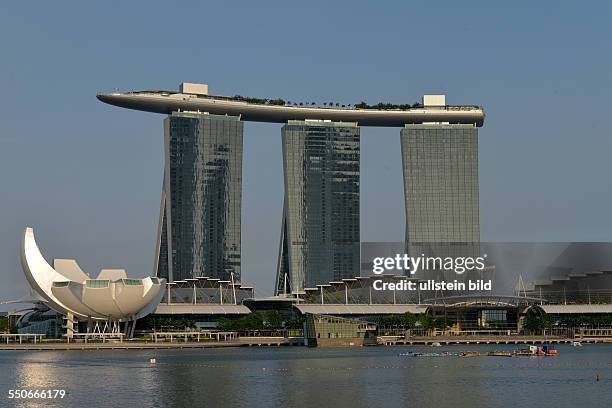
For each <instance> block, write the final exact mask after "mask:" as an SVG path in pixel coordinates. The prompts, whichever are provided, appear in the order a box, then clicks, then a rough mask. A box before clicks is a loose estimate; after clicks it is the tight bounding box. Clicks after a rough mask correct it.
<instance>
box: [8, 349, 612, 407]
mask: <svg viewBox="0 0 612 408" xmlns="http://www.w3.org/2000/svg"><path fill="white" fill-rule="evenodd" d="M491 348H492V347H491V346H489V347H485V346H472V347H470V349H473V350H479V351H486V350H490V349H491ZM497 348H498V349H502V348H504V347H502V346H497ZM508 348H511V347H508ZM415 349H416V348H412V349H411V350H415ZM444 349H446V348H442V350H444ZM559 349H560V355H559V356H558V357H546V358H544V357H543V358H530V357H525V358H519V357H514V358H503V357H501V358H494V357H473V358H460V357H437V358H435V357H432V358H414V357H401V356H398V354H399V353H400V352H402V351H405V350H407V348H399V347H398V348H367V347H366V348H359V349H350V350H349V349H307V348H289V347H286V348H274V349H270V348H234V349H208V350H163V351H162V350H157V351H100V352H97V351H96V352H0V369H1V370H2V371H1V372H2V374H1V375H0V388H1V389H2V392H3V393H5V396H7V395H8V390H9V389H34V390H35V389H65V390H66V391H67V395H66V398H64V399H63V400H54V401H50V400H38V401H34V400H28V401H9V400H8V399H5V401H9V402H12V403H14V404H13V405H14V406H19V407H26V406H27V407H36V406H41V407H42V406H45V407H48V406H82V405H90V406H109V405H111V406H117V405H134V406H147V407H175V406H176V407H182V406H190V405H193V406H231V407H234V406H236V407H247V406H248V407H250V406H288V407H294V406H337V407H371V406H379V405H385V406H389V407H395V406H408V405H409V406H419V407H436V408H438V407H459V406H471V407H508V406H512V407H514V406H519V405H527V406H532V405H534V404H540V405H546V406H550V405H554V406H557V407H563V406H569V405H570V404H569V402H570V401H576V399H577V398H579V399H580V401H581V404H582V405H584V406H602V402H603V401H609V400H610V398H612V359H611V358H610V356H612V346H604V345H598V346H585V347H583V348H581V349H579V350H577V349H575V348H572V347H560V348H559ZM430 350H431V349H428V351H430ZM438 350H441V349H437V350H436V351H438ZM448 350H451V351H459V350H460V349H459V348H448ZM150 357H156V358H157V364H154V365H153V364H150V363H149V358H150ZM596 374H599V376H600V381H599V382H596V381H595V379H596ZM5 398H6V397H5ZM0 405H2V404H0ZM604 405H605V404H604Z"/></svg>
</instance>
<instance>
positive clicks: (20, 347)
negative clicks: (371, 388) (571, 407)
mask: <svg viewBox="0 0 612 408" xmlns="http://www.w3.org/2000/svg"><path fill="white" fill-rule="evenodd" d="M383 337H384V336H383ZM574 342H580V343H582V344H589V345H592V344H612V338H591V339H567V338H544V337H540V338H538V337H525V338H516V337H503V338H490V337H489V338H484V337H480V338H449V337H444V338H442V337H438V338H436V337H428V338H423V339H416V338H412V339H411V338H408V339H384V338H381V339H379V342H378V344H372V345H364V346H336V347H318V348H349V349H350V348H359V347H394V346H429V347H431V346H433V345H434V344H436V345H437V344H439V345H440V346H466V345H471V346H473V345H534V344H556V345H562V344H566V345H571V344H572V343H574ZM281 346H300V347H305V345H304V344H303V343H302V342H296V341H295V339H294V340H293V341H289V340H287V339H285V338H280V337H276V338H273V337H267V338H263V337H262V338H253V337H251V338H248V339H243V340H238V341H219V342H217V341H212V342H157V343H155V342H146V341H123V342H88V343H83V342H80V343H67V342H56V343H55V342H49V343H36V344H34V343H22V344H19V343H9V344H0V351H45V350H46V351H50V350H53V351H60V350H61V351H74V350H83V351H86V350H180V349H205V348H227V347H281Z"/></svg>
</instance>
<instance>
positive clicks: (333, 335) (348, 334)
mask: <svg viewBox="0 0 612 408" xmlns="http://www.w3.org/2000/svg"><path fill="white" fill-rule="evenodd" d="M304 328H305V329H304V339H305V342H306V345H307V346H310V347H346V346H351V347H352V346H366V345H375V344H376V325H375V324H372V323H368V322H365V321H363V320H355V319H346V318H342V317H337V316H326V315H319V314H312V313H307V314H306V321H305V324H304Z"/></svg>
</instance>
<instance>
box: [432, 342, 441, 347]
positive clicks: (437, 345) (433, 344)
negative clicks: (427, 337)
mask: <svg viewBox="0 0 612 408" xmlns="http://www.w3.org/2000/svg"><path fill="white" fill-rule="evenodd" d="M431 347H442V345H441V344H440V343H438V342H437V341H436V342H433V343H431Z"/></svg>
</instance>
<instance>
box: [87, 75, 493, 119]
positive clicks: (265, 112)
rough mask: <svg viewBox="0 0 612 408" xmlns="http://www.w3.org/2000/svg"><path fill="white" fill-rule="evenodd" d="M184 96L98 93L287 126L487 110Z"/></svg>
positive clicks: (189, 89) (146, 107)
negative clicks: (315, 121) (295, 122)
mask: <svg viewBox="0 0 612 408" xmlns="http://www.w3.org/2000/svg"><path fill="white" fill-rule="evenodd" d="M180 89H181V92H176V91H166V90H145V91H133V92H111V93H99V94H98V95H97V98H98V99H99V100H100V101H102V102H105V103H108V104H110V105H115V106H119V107H122V108H128V109H135V110H141V111H146V112H154V113H162V114H171V113H172V112H179V111H189V112H208V113H210V114H216V115H230V116H240V118H241V120H244V121H254V122H274V123H286V122H288V121H289V120H306V119H318V120H330V121H334V122H356V123H357V124H358V125H359V126H390V127H401V126H404V125H406V124H421V123H431V122H444V123H449V124H460V123H463V124H475V125H476V126H479V127H480V126H482V125H483V123H484V116H485V115H484V111H483V109H482V107H480V106H474V105H447V104H446V101H445V98H444V97H443V95H425V97H424V98H423V103H421V104H414V105H409V104H403V105H395V104H390V103H378V104H376V105H368V104H366V103H365V102H362V103H358V104H355V105H340V104H334V103H332V102H330V103H325V104H324V106H319V105H317V104H316V103H314V102H310V103H306V104H304V103H303V102H301V103H299V104H291V103H290V102H286V101H284V100H283V99H260V98H249V97H243V96H240V95H236V96H233V97H230V96H220V95H213V94H210V93H209V92H208V85H207V84H192V83H183V84H181V87H180Z"/></svg>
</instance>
